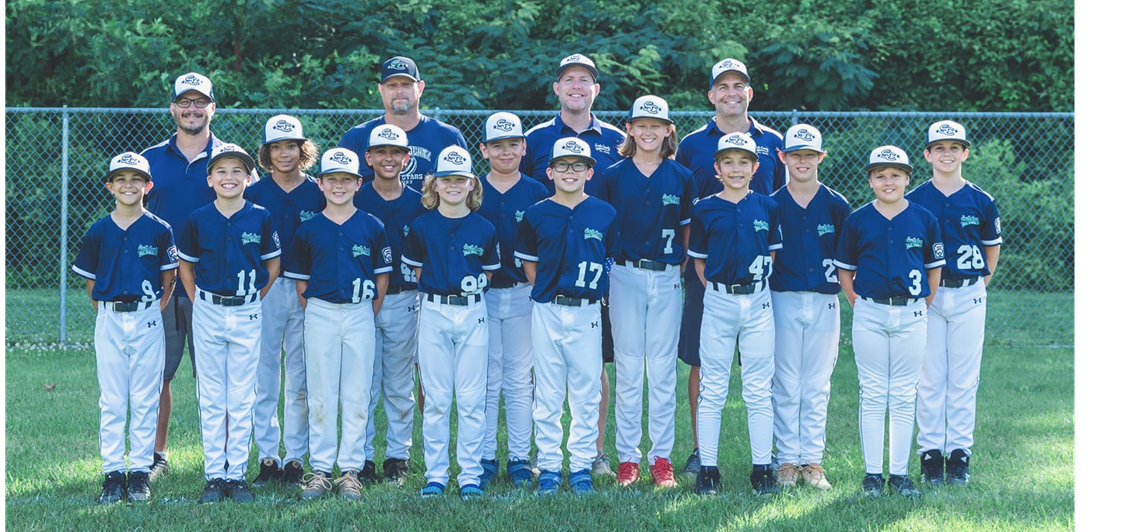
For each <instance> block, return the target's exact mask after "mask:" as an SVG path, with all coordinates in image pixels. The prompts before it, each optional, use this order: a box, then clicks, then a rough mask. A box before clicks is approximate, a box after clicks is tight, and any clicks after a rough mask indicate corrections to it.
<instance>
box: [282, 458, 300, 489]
mask: <svg viewBox="0 0 1144 532" xmlns="http://www.w3.org/2000/svg"><path fill="white" fill-rule="evenodd" d="M304 476H306V471H305V470H303V469H302V462H300V461H298V460H290V461H289V462H286V467H283V468H282V482H283V483H285V484H286V485H288V486H300V485H301V484H302V477H304Z"/></svg>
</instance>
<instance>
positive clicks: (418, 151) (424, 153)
mask: <svg viewBox="0 0 1144 532" xmlns="http://www.w3.org/2000/svg"><path fill="white" fill-rule="evenodd" d="M409 153H412V154H413V156H414V157H420V158H422V159H426V160H430V161H431V160H433V154H432V153H430V151H429V150H427V149H425V148H422V147H421V146H410V147H409Z"/></svg>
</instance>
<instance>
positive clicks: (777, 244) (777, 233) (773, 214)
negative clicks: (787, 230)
mask: <svg viewBox="0 0 1144 532" xmlns="http://www.w3.org/2000/svg"><path fill="white" fill-rule="evenodd" d="M763 202H764V203H765V204H766V206H767V219H768V220H770V221H771V223H772V224H773V227H771V229H770V231H768V232H767V250H768V251H777V250H780V249H782V248H783V226H782V220H780V218H779V204H778V203H777V202H775V200H774V199H773V198H770V197H768V196H763Z"/></svg>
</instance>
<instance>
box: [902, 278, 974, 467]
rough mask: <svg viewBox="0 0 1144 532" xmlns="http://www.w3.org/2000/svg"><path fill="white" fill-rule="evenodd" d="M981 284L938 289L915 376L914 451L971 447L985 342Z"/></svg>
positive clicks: (930, 309) (967, 449)
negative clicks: (915, 414) (915, 425)
mask: <svg viewBox="0 0 1144 532" xmlns="http://www.w3.org/2000/svg"><path fill="white" fill-rule="evenodd" d="M985 297H986V294H985V283H983V282H981V281H978V282H977V283H976V284H973V285H970V286H965V287H961V288H944V287H942V288H938V289H937V295H935V296H934V298H933V304H931V305H930V308H929V316H928V318H927V323H926V327H927V333H926V350H925V361H924V362H923V363H922V374H921V378H919V380H918V411H917V413H918V416H917V418H918V452H919V453H922V452H925V451H928V450H930V449H937V450H939V451H941V452H942V454H948V453H950V452H952V451H953V450H954V449H964V450H965V451H966V452H967V453H969V452H970V447H972V446H973V428H974V425H975V424H976V421H977V384H978V382H979V381H980V380H981V352H982V350H983V347H984V345H985Z"/></svg>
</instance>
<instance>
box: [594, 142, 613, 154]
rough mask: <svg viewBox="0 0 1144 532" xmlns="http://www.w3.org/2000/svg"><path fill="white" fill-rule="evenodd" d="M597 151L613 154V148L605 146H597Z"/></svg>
mask: <svg viewBox="0 0 1144 532" xmlns="http://www.w3.org/2000/svg"><path fill="white" fill-rule="evenodd" d="M596 151H598V152H600V153H609V154H610V153H612V147H611V146H608V145H605V144H596Z"/></svg>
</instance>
